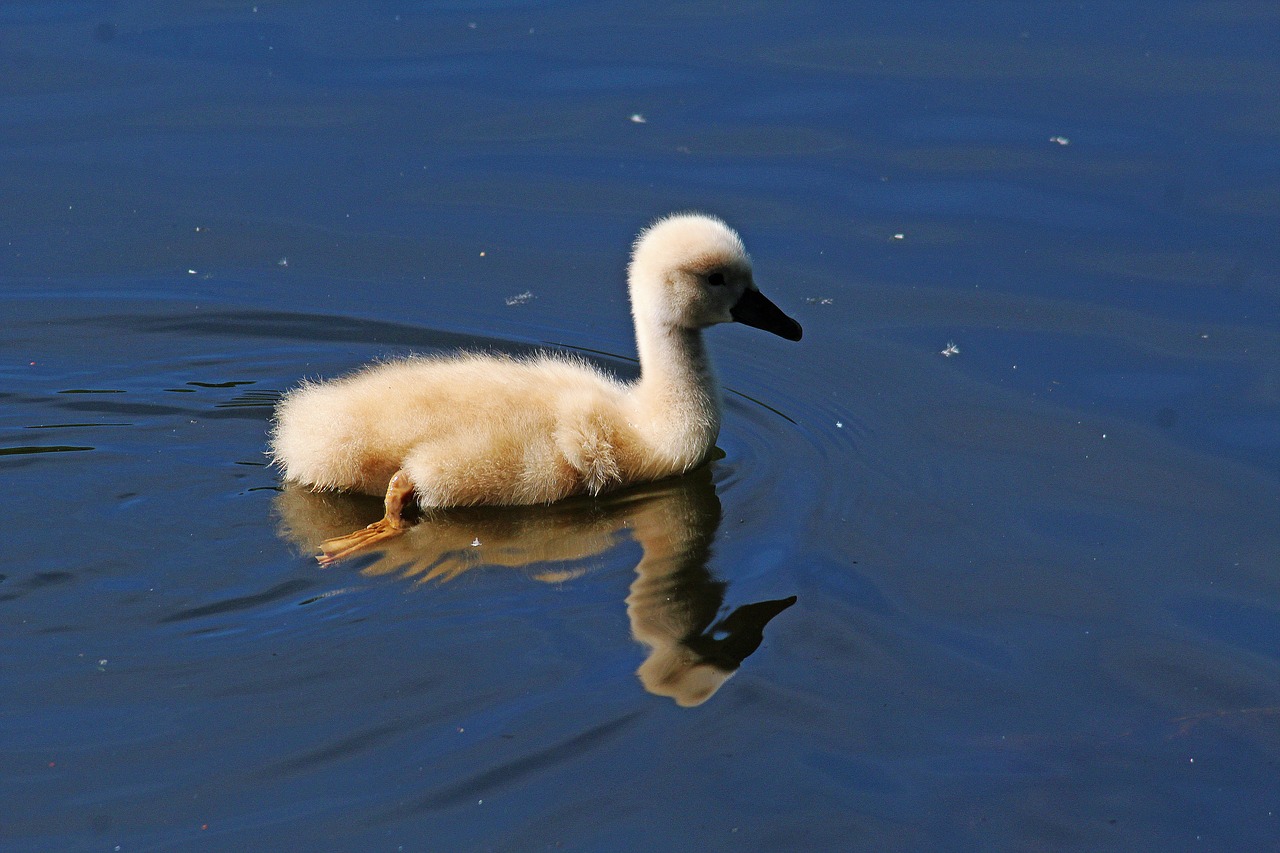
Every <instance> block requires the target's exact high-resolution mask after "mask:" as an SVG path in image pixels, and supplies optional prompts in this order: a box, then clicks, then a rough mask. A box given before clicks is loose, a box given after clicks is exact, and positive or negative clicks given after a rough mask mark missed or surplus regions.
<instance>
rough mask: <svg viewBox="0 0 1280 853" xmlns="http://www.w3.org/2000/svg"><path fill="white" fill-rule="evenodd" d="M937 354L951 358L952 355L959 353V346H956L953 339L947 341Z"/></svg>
mask: <svg viewBox="0 0 1280 853" xmlns="http://www.w3.org/2000/svg"><path fill="white" fill-rule="evenodd" d="M938 354H939V355H941V356H942V357H943V358H951V356H953V355H959V354H960V347H958V346H956V345H955V342H954V341H947V345H946V347H944V348H943V349H942V350H940V351H939V353H938Z"/></svg>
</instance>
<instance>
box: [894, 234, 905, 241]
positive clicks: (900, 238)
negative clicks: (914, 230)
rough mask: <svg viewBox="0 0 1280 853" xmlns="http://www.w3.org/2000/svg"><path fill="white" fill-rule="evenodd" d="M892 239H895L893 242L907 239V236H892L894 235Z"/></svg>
mask: <svg viewBox="0 0 1280 853" xmlns="http://www.w3.org/2000/svg"><path fill="white" fill-rule="evenodd" d="M893 239H895V240H905V239H907V235H906V234H894V235H893Z"/></svg>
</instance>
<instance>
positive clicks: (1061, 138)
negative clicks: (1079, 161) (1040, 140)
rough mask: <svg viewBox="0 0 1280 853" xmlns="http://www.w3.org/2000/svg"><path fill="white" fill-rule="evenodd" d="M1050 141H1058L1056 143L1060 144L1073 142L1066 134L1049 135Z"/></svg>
mask: <svg viewBox="0 0 1280 853" xmlns="http://www.w3.org/2000/svg"><path fill="white" fill-rule="evenodd" d="M1049 141H1050V142H1056V143H1058V144H1059V145H1070V144H1071V140H1070V139H1067V138H1066V137H1065V136H1050V137H1049Z"/></svg>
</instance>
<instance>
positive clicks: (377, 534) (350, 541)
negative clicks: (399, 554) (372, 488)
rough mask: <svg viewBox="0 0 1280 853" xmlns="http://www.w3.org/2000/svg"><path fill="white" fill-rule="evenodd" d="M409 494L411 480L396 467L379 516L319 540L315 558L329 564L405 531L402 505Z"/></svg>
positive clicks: (407, 526) (407, 527)
mask: <svg viewBox="0 0 1280 853" xmlns="http://www.w3.org/2000/svg"><path fill="white" fill-rule="evenodd" d="M412 497H413V481H412V480H410V479H409V475H408V474H406V473H405V472H404V471H397V472H396V473H395V474H394V475H393V476H392V477H391V482H390V483H389V484H388V485H387V497H386V501H385V506H386V513H385V514H384V515H383V516H382V518H380V519H378V520H377V521H375V522H374V523H373V524H370V525H369V526H368V527H365V528H363V529H361V530H357V531H356V532H354V533H348V534H347V535H346V536H335V537H334V538H333V539H326V540H325V541H323V542H321V543H320V551H321V553H320V554H319V555H318V556H317V557H316V561H317V562H318V563H320V565H322V566H328V565H332V564H333V563H336V562H338V561H339V560H345V559H346V558H347V557H351V556H353V555H355V554H358V553H360V552H361V551H364V550H367V549H369V548H371V547H373V546H374V545H377V544H378V543H379V542H385V541H387V540H388V539H394V538H395V537H397V536H399V535H400V534H402V533H404V532H405V531H406V530H408V529H409V523H408V522H407V521H405V518H404V510H405V505H406V504H407V503H409V500H410V498H412Z"/></svg>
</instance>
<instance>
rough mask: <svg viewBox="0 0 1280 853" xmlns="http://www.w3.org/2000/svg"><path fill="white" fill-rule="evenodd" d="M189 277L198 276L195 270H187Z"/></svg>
mask: <svg viewBox="0 0 1280 853" xmlns="http://www.w3.org/2000/svg"><path fill="white" fill-rule="evenodd" d="M187 275H196V271H195V270H187Z"/></svg>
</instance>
